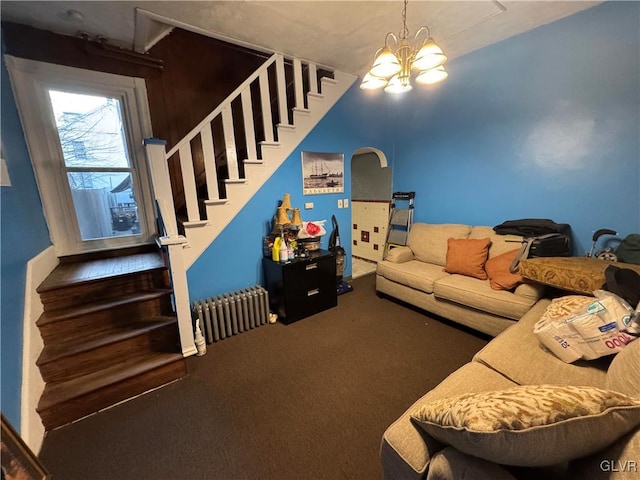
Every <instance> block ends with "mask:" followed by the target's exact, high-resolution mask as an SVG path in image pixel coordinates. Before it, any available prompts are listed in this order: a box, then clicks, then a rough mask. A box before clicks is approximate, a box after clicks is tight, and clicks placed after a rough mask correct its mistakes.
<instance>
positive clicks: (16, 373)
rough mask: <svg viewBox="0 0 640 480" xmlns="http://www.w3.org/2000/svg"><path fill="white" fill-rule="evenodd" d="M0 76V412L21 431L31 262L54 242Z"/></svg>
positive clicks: (9, 96) (7, 90) (5, 78)
mask: <svg viewBox="0 0 640 480" xmlns="http://www.w3.org/2000/svg"><path fill="white" fill-rule="evenodd" d="M2 53H3V54H4V42H3V43H2ZM1 75H2V76H1V78H0V81H1V82H2V92H1V94H2V144H3V155H4V158H5V160H6V162H7V169H8V170H9V177H10V178H11V186H10V187H2V188H0V204H1V205H2V207H1V218H2V220H1V223H0V225H2V227H1V234H2V236H1V238H2V240H1V243H0V245H1V251H0V256H1V263H2V267H1V268H2V270H1V275H2V283H1V290H0V295H1V296H0V314H1V317H0V322H1V328H2V341H1V351H0V355H1V356H0V359H1V362H2V371H1V374H2V413H3V414H4V415H5V416H6V417H7V420H9V422H10V423H11V424H12V425H13V426H14V427H15V428H16V429H18V430H19V429H20V401H21V395H20V389H21V387H22V350H23V347H22V344H23V338H22V337H23V335H22V327H23V321H22V319H23V315H24V293H25V292H24V286H25V277H26V271H27V262H28V261H29V260H30V259H31V258H33V257H35V256H36V255H37V254H38V253H40V252H41V251H42V250H44V249H46V248H47V247H48V246H49V245H50V244H51V242H50V240H49V231H48V229H47V225H46V223H45V219H44V214H43V212H42V204H41V202H40V196H39V194H38V189H37V186H36V182H35V178H34V175H33V169H32V167H31V162H30V160H29V153H28V151H27V146H26V144H25V140H24V134H23V132H22V126H21V125H20V119H19V117H18V111H17V109H16V105H15V101H14V99H13V94H12V93H11V84H10V82H9V75H8V73H7V70H6V67H5V64H4V59H3V60H2V72H1Z"/></svg>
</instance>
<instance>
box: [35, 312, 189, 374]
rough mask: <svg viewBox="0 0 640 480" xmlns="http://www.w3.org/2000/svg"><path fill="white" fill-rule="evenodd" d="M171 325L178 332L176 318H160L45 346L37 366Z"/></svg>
mask: <svg viewBox="0 0 640 480" xmlns="http://www.w3.org/2000/svg"><path fill="white" fill-rule="evenodd" d="M171 324H176V330H177V328H178V327H177V319H176V317H175V316H160V317H154V318H152V319H149V320H137V321H131V322H129V323H128V324H126V325H122V326H118V327H114V328H111V329H107V330H101V331H99V332H92V333H90V334H88V335H84V336H78V337H76V338H74V339H72V340H69V341H66V342H62V343H56V344H52V345H45V347H44V348H43V350H42V353H41V354H40V357H39V358H38V360H37V362H36V365H38V366H42V365H45V364H47V363H50V362H53V361H56V360H59V359H61V358H64V357H69V356H72V355H77V354H79V353H82V352H87V351H90V350H94V349H96V348H99V347H102V346H105V345H110V344H113V343H117V342H121V341H123V340H127V339H129V338H133V337H135V336H139V335H145V334H147V333H148V332H151V331H152V330H155V329H158V328H163V327H165V326H167V325H171Z"/></svg>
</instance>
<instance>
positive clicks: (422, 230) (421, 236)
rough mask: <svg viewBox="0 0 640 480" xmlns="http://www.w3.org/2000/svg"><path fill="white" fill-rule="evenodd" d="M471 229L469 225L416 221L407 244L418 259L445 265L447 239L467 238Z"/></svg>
mask: <svg viewBox="0 0 640 480" xmlns="http://www.w3.org/2000/svg"><path fill="white" fill-rule="evenodd" d="M470 231H471V227H470V226H468V225H458V224H430V223H414V224H413V225H412V226H411V230H410V231H409V237H408V239H407V245H408V246H409V247H410V248H411V250H412V251H413V254H414V255H415V257H416V259H417V260H420V261H421V262H426V263H433V264H435V265H440V266H441V267H444V266H445V264H446V263H447V240H448V239H450V238H467V236H468V235H469V232H470Z"/></svg>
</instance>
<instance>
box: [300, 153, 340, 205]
mask: <svg viewBox="0 0 640 480" xmlns="http://www.w3.org/2000/svg"><path fill="white" fill-rule="evenodd" d="M302 182H303V186H302V191H303V192H302V193H303V194H304V195H317V194H322V193H343V192H344V154H343V153H323V152H302Z"/></svg>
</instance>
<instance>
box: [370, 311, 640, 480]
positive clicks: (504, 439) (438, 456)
mask: <svg viewBox="0 0 640 480" xmlns="http://www.w3.org/2000/svg"><path fill="white" fill-rule="evenodd" d="M550 303H551V300H549V299H542V300H540V301H538V302H537V303H536V304H535V305H534V306H533V308H531V309H530V310H529V311H528V312H527V313H526V314H525V315H524V316H523V317H522V319H521V320H520V321H519V322H517V323H513V325H512V326H510V327H509V328H508V329H507V330H505V331H504V332H503V333H501V334H500V335H498V336H497V337H496V338H494V339H493V340H492V341H491V342H489V343H488V344H487V345H486V346H485V348H483V349H482V350H481V351H480V352H478V353H477V354H476V355H475V356H474V358H473V360H472V361H471V362H469V363H467V364H466V365H464V366H462V367H461V368H460V369H458V370H457V371H455V372H454V373H452V374H451V375H450V376H449V377H447V378H446V379H445V380H444V381H442V382H441V383H440V384H439V385H438V386H437V387H435V388H434V389H433V390H431V391H430V392H428V393H426V395H424V396H423V397H422V398H420V399H419V400H418V401H417V402H416V403H415V404H414V405H413V406H411V407H410V408H409V409H408V410H407V411H406V412H405V413H404V414H403V415H402V416H400V418H398V420H396V421H395V422H394V423H393V424H392V425H391V426H390V427H389V428H388V429H387V430H386V432H385V433H384V436H383V439H382V445H381V461H382V465H383V472H384V479H385V480H418V479H420V480H422V479H425V478H426V479H427V480H453V479H460V478H473V479H475V480H482V479H487V480H500V479H505V480H513V479H523V478H525V479H537V478H546V479H553V478H563V479H564V478H566V479H587V478H588V479H590V480H600V479H616V480H631V479H637V478H640V429H639V428H638V425H639V424H640V369H638V365H640V340H636V341H634V342H632V343H630V344H628V345H627V347H626V348H625V349H623V350H622V351H621V352H620V353H618V354H617V355H616V356H615V358H612V356H608V357H603V358H600V359H598V360H594V361H589V362H586V361H578V362H575V363H573V364H568V363H564V362H562V361H560V360H559V359H557V358H556V357H555V356H553V355H552V354H551V353H549V352H547V351H546V350H544V348H542V347H541V346H540V344H539V342H538V340H537V338H536V337H535V335H534V334H533V326H534V324H535V322H536V321H537V320H538V319H539V318H540V317H541V315H542V314H543V313H544V312H545V311H546V310H547V307H548V306H549V304H550ZM424 367H425V368H428V366H424ZM592 387H595V388H597V389H599V390H595V389H593V388H592ZM514 388H515V389H516V390H513V389H514ZM521 389H526V390H531V389H533V390H535V391H534V392H528V394H529V397H528V399H529V400H530V399H531V398H534V399H536V398H537V401H536V402H535V403H534V410H535V408H542V407H544V404H545V401H544V395H543V396H542V397H540V393H541V392H542V393H543V394H545V395H546V394H548V392H549V391H551V392H552V393H553V394H554V395H556V394H557V395H556V397H559V398H561V399H564V401H547V402H546V405H547V406H549V405H551V406H552V407H553V408H554V409H559V412H556V413H555V414H554V415H548V416H544V415H543V416H542V419H543V420H542V423H541V424H536V426H533V427H531V428H525V427H523V425H517V424H518V423H519V422H520V421H527V420H528V419H530V418H535V415H536V412H535V411H534V412H533V413H531V412H527V413H526V414H525V413H523V412H521V411H519V410H517V411H516V412H515V413H516V415H515V417H516V421H515V423H516V425H515V426H514V425H509V426H505V424H508V423H509V420H508V419H509V416H510V415H511V414H513V413H514V412H513V411H510V410H509V408H507V407H506V406H505V405H506V404H508V402H509V401H511V400H513V398H514V396H515V394H514V393H512V392H515V391H518V392H519V390H521ZM567 389H570V391H569V392H566V391H565V390H567ZM556 390H558V391H559V393H558V392H556ZM573 390H578V391H579V392H578V393H577V394H576V393H575V392H574V391H573ZM505 391H506V393H501V392H505ZM481 392H485V393H484V394H482V393H481ZM584 392H586V393H584ZM521 393H522V392H519V393H518V395H520V394H521ZM525 393H527V392H525ZM460 395H463V396H465V395H466V397H470V398H471V400H469V398H466V397H460ZM478 395H484V397H486V398H484V399H482V398H480V400H483V402H484V403H482V402H481V403H476V404H475V410H474V408H473V405H474V404H473V401H474V400H477V397H478ZM593 395H596V396H599V397H598V398H599V400H601V402H600V404H599V403H598V401H597V400H598V399H596V400H593V399H592V398H588V397H591V396H593ZM603 396H604V398H601V397H603ZM618 397H621V398H622V400H620V399H619V398H618ZM540 398H543V401H540ZM469 401H472V403H471V405H472V407H469V408H466V413H467V414H469V413H472V414H473V413H474V412H477V411H478V408H480V409H497V410H498V414H497V415H498V424H499V425H498V427H494V428H490V429H489V431H478V430H480V429H479V428H477V427H475V428H474V427H465V426H463V425H457V426H443V425H446V424H447V420H448V421H451V420H452V419H455V421H460V420H459V419H456V417H457V416H462V417H464V414H465V408H464V405H465V402H467V403H468V402H469ZM616 402H622V403H623V404H620V403H616ZM625 402H626V403H625ZM629 402H631V403H630V404H629ZM525 403H526V402H525ZM594 405H596V406H602V407H603V408H604V409H603V410H602V411H600V410H598V409H597V408H596V409H595V411H591V410H592V409H593V408H595V407H594ZM503 406H504V409H505V411H504V412H503V413H501V412H499V410H500V408H502V407H503ZM544 408H546V407H544ZM544 408H542V409H543V410H544ZM565 408H566V409H569V410H571V409H573V413H574V414H577V417H574V418H569V416H570V415H569V414H568V413H567V412H566V411H565V410H564V409H565ZM434 412H435V414H436V417H437V418H442V420H443V422H442V424H438V422H437V421H436V420H434V419H433V418H432V417H433V415H434ZM429 415H431V417H430V416H429ZM471 417H474V415H471ZM468 418H469V417H468V415H467V419H468ZM471 420H472V421H473V418H471ZM434 422H435V423H434ZM454 423H455V422H454ZM512 423H514V422H513V421H512ZM509 430H513V431H509Z"/></svg>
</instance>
